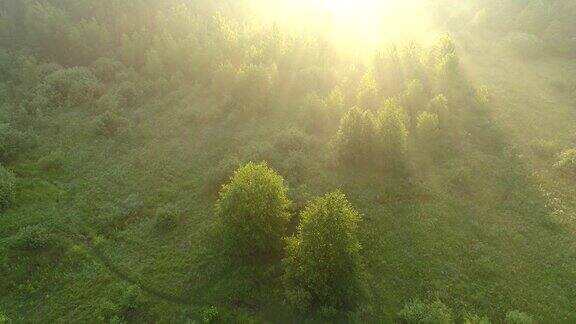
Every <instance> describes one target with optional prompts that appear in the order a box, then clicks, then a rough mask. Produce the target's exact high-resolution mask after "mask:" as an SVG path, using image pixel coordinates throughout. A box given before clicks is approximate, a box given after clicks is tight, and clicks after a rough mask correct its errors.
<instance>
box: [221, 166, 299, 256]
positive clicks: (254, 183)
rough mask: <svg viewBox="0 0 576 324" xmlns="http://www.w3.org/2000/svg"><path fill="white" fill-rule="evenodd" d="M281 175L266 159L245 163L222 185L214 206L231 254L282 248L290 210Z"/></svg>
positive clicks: (251, 253)
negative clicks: (264, 160)
mask: <svg viewBox="0 0 576 324" xmlns="http://www.w3.org/2000/svg"><path fill="white" fill-rule="evenodd" d="M286 192H287V188H286V186H285V185H284V179H283V178H282V177H281V176H280V175H278V174H277V173H276V172H275V171H274V170H272V169H270V168H269V167H268V166H267V164H266V163H264V162H263V163H260V164H255V163H248V164H246V165H244V166H243V167H241V168H240V169H238V170H237V171H236V172H234V175H233V176H232V178H231V180H230V183H229V184H226V185H224V186H223V187H222V190H221V191H220V198H219V200H218V203H217V206H216V210H217V214H218V217H219V218H220V221H221V222H222V234H223V240H224V243H225V248H226V250H227V252H228V253H229V254H230V255H233V256H239V257H259V256H263V255H269V254H273V253H277V252H279V251H280V250H281V249H282V237H283V235H284V234H285V231H286V226H287V225H288V222H289V219H290V214H289V213H288V207H289V204H290V201H289V200H288V197H287V195H286Z"/></svg>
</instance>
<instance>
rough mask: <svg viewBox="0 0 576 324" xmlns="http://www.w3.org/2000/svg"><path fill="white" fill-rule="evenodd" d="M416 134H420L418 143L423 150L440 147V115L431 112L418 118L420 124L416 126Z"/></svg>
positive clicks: (424, 113)
mask: <svg viewBox="0 0 576 324" xmlns="http://www.w3.org/2000/svg"><path fill="white" fill-rule="evenodd" d="M416 133H417V134H418V142H419V143H420V145H421V146H422V147H423V148H426V149H429V150H433V148H434V147H435V146H437V145H438V139H439V137H440V128H439V122H438V115H436V114H435V113H430V112H427V111H425V112H423V113H421V114H420V116H418V124H417V125H416Z"/></svg>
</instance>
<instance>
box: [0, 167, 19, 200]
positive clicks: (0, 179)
mask: <svg viewBox="0 0 576 324" xmlns="http://www.w3.org/2000/svg"><path fill="white" fill-rule="evenodd" d="M15 182H16V178H15V177H14V174H13V173H12V172H11V171H10V170H7V169H6V168H4V166H2V165H1V164H0V211H4V210H6V209H7V208H8V207H10V205H11V204H12V202H13V201H14V191H15V188H14V187H15Z"/></svg>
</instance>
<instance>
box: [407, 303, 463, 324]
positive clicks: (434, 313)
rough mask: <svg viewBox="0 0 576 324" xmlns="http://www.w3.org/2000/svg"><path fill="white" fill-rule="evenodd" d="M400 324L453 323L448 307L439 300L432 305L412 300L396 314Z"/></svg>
mask: <svg viewBox="0 0 576 324" xmlns="http://www.w3.org/2000/svg"><path fill="white" fill-rule="evenodd" d="M398 316H399V317H400V319H401V320H402V322H404V323H407V324H417V323H434V324H450V323H454V320H453V319H452V312H451V310H450V308H448V306H446V305H444V303H442V302H441V301H440V300H436V301H434V302H432V303H423V302H421V301H419V300H413V301H411V302H409V303H407V304H406V305H405V306H404V308H402V310H401V311H400V313H398Z"/></svg>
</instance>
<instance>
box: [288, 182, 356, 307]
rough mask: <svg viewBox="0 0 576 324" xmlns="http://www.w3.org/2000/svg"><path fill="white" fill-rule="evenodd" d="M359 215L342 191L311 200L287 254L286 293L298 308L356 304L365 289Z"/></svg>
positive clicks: (289, 244) (291, 240)
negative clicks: (359, 236)
mask: <svg viewBox="0 0 576 324" xmlns="http://www.w3.org/2000/svg"><path fill="white" fill-rule="evenodd" d="M360 220H361V217H360V215H359V214H358V212H357V211H356V210H355V209H354V208H353V207H352V205H351V204H350V203H349V202H348V200H347V199H346V196H345V195H344V194H343V193H341V192H338V191H337V192H333V193H329V194H327V195H325V196H324V197H321V198H317V199H315V200H313V201H311V202H309V203H308V204H307V206H306V207H305V209H304V211H303V212H302V214H301V221H300V225H299V226H298V232H297V234H296V236H294V237H291V238H289V239H288V247H287V256H286V258H285V259H284V267H285V274H284V278H283V279H284V284H285V287H286V294H287V298H288V300H289V302H290V303H291V304H292V305H293V306H294V307H295V308H297V309H299V310H301V311H305V310H307V309H310V308H311V307H315V306H318V307H333V308H336V309H344V308H348V307H351V306H353V304H354V302H355V301H356V300H357V298H358V296H359V294H360V292H361V288H360V282H361V280H360V279H361V257H360V250H361V245H360V242H359V241H358V237H357V231H358V223H359V222H360Z"/></svg>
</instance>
